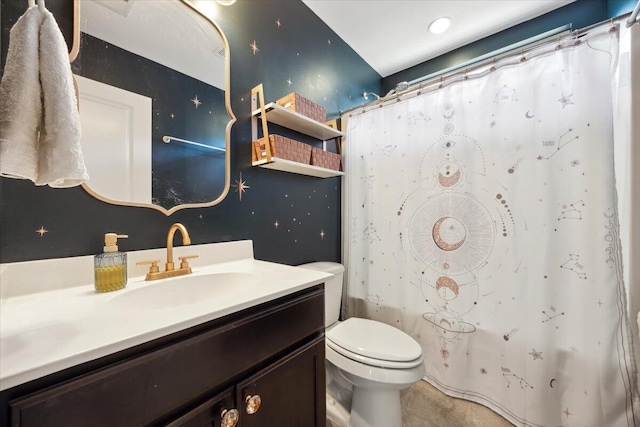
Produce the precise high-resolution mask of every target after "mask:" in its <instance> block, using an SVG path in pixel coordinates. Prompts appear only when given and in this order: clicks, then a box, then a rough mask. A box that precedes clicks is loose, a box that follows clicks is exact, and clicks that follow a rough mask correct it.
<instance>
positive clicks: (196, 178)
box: [72, 0, 235, 215]
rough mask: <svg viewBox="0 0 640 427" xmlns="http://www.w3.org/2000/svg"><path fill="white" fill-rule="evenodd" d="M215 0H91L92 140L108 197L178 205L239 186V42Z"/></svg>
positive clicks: (81, 81)
mask: <svg viewBox="0 0 640 427" xmlns="http://www.w3.org/2000/svg"><path fill="white" fill-rule="evenodd" d="M222 8H223V6H220V5H218V4H217V3H216V2H209V1H206V2H205V1H190V0H182V1H170V0H154V1H148V0H85V1H82V2H81V10H80V31H81V35H80V51H79V54H78V56H77V58H76V59H75V61H74V62H73V63H72V70H73V73H74V75H75V76H76V80H77V83H78V90H79V103H80V118H81V124H82V149H83V152H84V156H85V163H86V165H87V170H88V172H89V176H90V179H89V181H88V182H87V183H86V184H85V185H84V188H85V189H86V190H87V191H88V192H89V193H90V194H92V195H93V196H95V197H97V198H99V199H100V200H103V201H106V202H109V203H113V204H118V205H126V206H146V207H151V208H154V209H157V210H160V211H162V212H164V213H165V214H166V215H170V214H171V213H173V212H175V211H176V210H179V209H183V208H189V207H205V206H212V205H215V204H216V203H219V202H220V201H221V200H222V199H223V198H224V197H225V196H226V194H227V192H228V191H229V134H230V131H231V125H232V124H233V122H235V116H234V115H233V112H232V111H231V106H230V102H229V99H230V93H229V49H228V43H227V40H226V37H225V36H224V34H223V33H222V31H221V30H220V28H219V27H218V26H217V25H216V24H215V22H214V21H213V15H214V14H215V13H216V12H218V13H220V12H221V10H220V9H222Z"/></svg>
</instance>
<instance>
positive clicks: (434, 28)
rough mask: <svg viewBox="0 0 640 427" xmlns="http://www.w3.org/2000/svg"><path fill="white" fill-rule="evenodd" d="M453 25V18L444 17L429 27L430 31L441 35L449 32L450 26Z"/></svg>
mask: <svg viewBox="0 0 640 427" xmlns="http://www.w3.org/2000/svg"><path fill="white" fill-rule="evenodd" d="M450 25H451V18H447V17H443V18H438V19H436V20H435V21H433V22H432V23H431V25H429V31H431V32H432V33H433V34H440V33H444V32H445V31H447V29H448V28H449V26H450Z"/></svg>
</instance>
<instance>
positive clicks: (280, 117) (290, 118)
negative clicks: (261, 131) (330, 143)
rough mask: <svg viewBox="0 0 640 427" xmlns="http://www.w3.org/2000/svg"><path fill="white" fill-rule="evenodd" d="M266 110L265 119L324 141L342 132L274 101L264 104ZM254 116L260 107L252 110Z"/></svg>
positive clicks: (257, 114) (257, 113)
mask: <svg viewBox="0 0 640 427" xmlns="http://www.w3.org/2000/svg"><path fill="white" fill-rule="evenodd" d="M264 109H265V111H266V117H267V121H268V122H270V123H275V124H277V125H280V126H284V127H286V128H288V129H291V130H295V131H296V132H300V133H304V134H305V135H309V136H312V137H314V138H318V139H321V140H323V141H326V140H328V139H333V138H341V137H343V136H344V133H342V132H340V131H339V130H337V129H335V128H332V127H330V126H327V125H325V124H324V123H320V122H317V121H315V120H313V119H310V118H308V117H306V116H303V115H302V114H300V113H296V112H295V111H292V110H288V109H286V108H284V107H282V106H280V105H278V104H276V103H275V102H270V103H268V104H267V105H265V106H264ZM251 115H252V116H254V117H260V109H259V108H258V109H257V110H254V111H253V112H252V113H251Z"/></svg>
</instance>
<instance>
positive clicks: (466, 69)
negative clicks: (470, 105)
mask: <svg viewBox="0 0 640 427" xmlns="http://www.w3.org/2000/svg"><path fill="white" fill-rule="evenodd" d="M468 71H469V69H468V68H465V69H464V79H465V80H467V79H469V77H467V72H468Z"/></svg>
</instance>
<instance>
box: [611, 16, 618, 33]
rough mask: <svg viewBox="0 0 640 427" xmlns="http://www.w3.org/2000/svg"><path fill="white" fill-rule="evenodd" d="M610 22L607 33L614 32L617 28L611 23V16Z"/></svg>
mask: <svg viewBox="0 0 640 427" xmlns="http://www.w3.org/2000/svg"><path fill="white" fill-rule="evenodd" d="M610 22H611V28H609V33H615V32H616V31H617V29H616V26H615V25H613V18H611V20H610Z"/></svg>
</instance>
